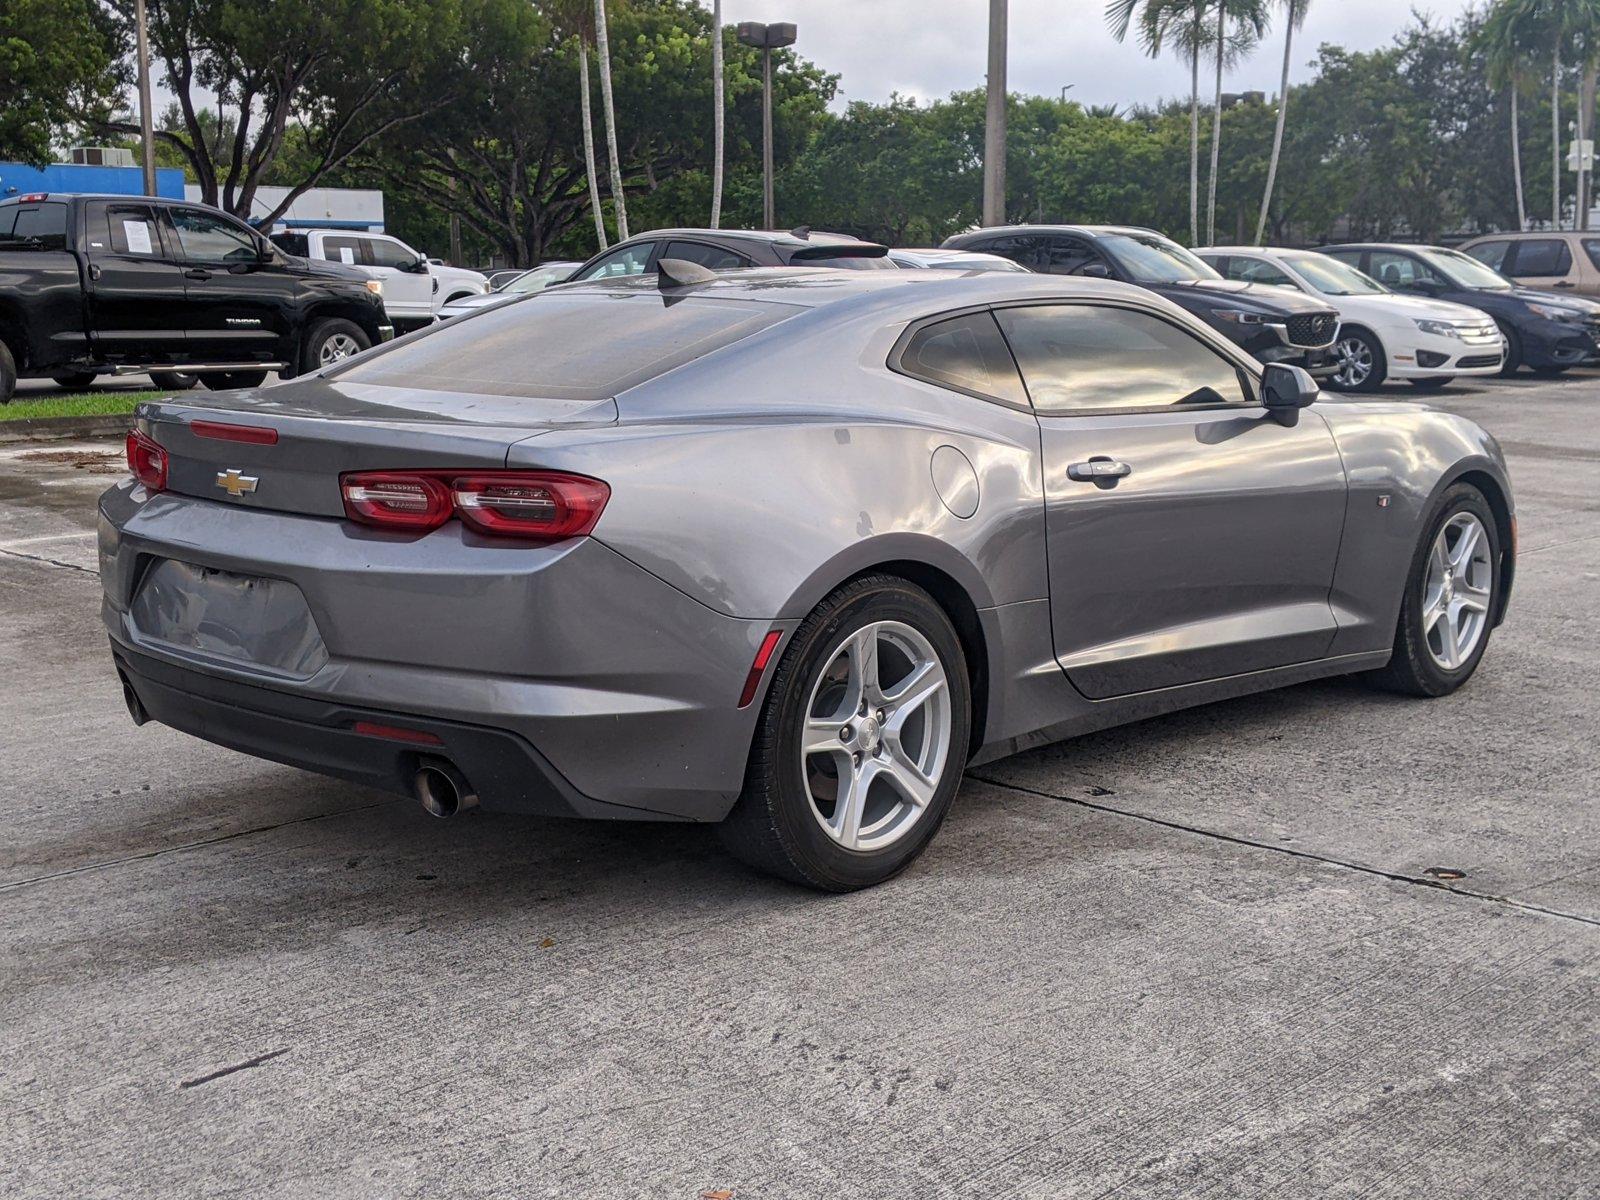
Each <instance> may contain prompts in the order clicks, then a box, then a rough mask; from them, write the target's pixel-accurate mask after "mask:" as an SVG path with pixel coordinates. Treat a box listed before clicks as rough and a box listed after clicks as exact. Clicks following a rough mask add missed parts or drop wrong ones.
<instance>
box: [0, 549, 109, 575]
mask: <svg viewBox="0 0 1600 1200" xmlns="http://www.w3.org/2000/svg"><path fill="white" fill-rule="evenodd" d="M0 554H4V555H5V556H6V557H8V558H20V559H22V560H23V561H25V562H36V563H43V564H44V565H45V566H47V567H65V568H66V569H67V570H69V571H82V572H83V573H84V574H85V575H92V576H94V578H96V579H99V578H100V572H99V571H96V570H95V569H94V568H93V567H82V566H79V565H78V564H77V563H69V562H62V561H61V560H60V559H59V558H46V557H45V556H44V555H42V554H23V553H22V552H21V551H20V550H5V549H0Z"/></svg>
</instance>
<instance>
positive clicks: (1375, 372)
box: [1328, 329, 1389, 392]
mask: <svg viewBox="0 0 1600 1200" xmlns="http://www.w3.org/2000/svg"><path fill="white" fill-rule="evenodd" d="M1333 357H1334V361H1336V362H1337V363H1338V364H1339V369H1338V370H1337V371H1335V372H1334V373H1333V374H1332V375H1330V376H1329V377H1328V386H1330V387H1331V388H1333V389H1334V390H1335V391H1338V392H1373V391H1377V389H1378V388H1379V387H1380V386H1381V385H1382V383H1383V381H1384V379H1385V378H1386V377H1387V376H1388V374H1389V356H1388V355H1387V354H1385V353H1384V349H1383V343H1382V342H1380V341H1378V339H1377V338H1376V337H1374V336H1373V335H1372V334H1370V333H1368V332H1367V331H1366V330H1364V329H1354V330H1351V331H1350V332H1349V333H1346V334H1345V335H1344V336H1343V337H1341V338H1340V339H1339V340H1338V341H1337V342H1336V343H1334V347H1333Z"/></svg>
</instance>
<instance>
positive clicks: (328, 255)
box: [322, 237, 372, 267]
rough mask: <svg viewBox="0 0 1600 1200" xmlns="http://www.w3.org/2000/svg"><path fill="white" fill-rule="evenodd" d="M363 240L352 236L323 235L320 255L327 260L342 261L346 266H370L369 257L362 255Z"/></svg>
mask: <svg viewBox="0 0 1600 1200" xmlns="http://www.w3.org/2000/svg"><path fill="white" fill-rule="evenodd" d="M363 244H364V243H363V242H362V240H361V239H360V238H353V237H325V238H323V239H322V257H323V258H325V259H327V260H328V261H329V262H336V263H344V264H345V265H346V266H350V267H354V266H357V265H362V266H370V265H371V261H372V260H371V259H370V258H364V257H363V256H362V253H361V251H362V246H363Z"/></svg>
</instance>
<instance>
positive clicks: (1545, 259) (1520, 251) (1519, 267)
mask: <svg viewBox="0 0 1600 1200" xmlns="http://www.w3.org/2000/svg"><path fill="white" fill-rule="evenodd" d="M1512 263H1513V265H1512V268H1511V273H1512V274H1513V275H1565V274H1566V273H1567V272H1568V271H1570V270H1572V251H1570V250H1568V249H1567V243H1566V242H1565V241H1563V240H1561V239H1560V238H1535V239H1530V240H1528V241H1525V242H1518V243H1517V255H1516V258H1514V259H1513V260H1512Z"/></svg>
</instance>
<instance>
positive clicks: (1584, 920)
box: [967, 771, 1600, 926]
mask: <svg viewBox="0 0 1600 1200" xmlns="http://www.w3.org/2000/svg"><path fill="white" fill-rule="evenodd" d="M967 775H968V778H971V779H976V780H977V781H978V782H979V783H986V784H988V785H989V786H990V787H997V788H1003V789H1005V790H1006V791H1011V792H1019V793H1021V794H1022V795H1025V796H1037V797H1039V798H1040V799H1042V800H1055V801H1057V802H1059V803H1062V804H1076V805H1077V806H1078V807H1080V808H1087V809H1091V810H1093V811H1094V812H1100V813H1106V814H1108V815H1109V816H1114V817H1129V818H1131V819H1133V820H1135V821H1143V822H1145V823H1146V824H1149V825H1159V826H1160V827H1161V828H1163V829H1174V830H1177V831H1178V832H1179V833H1192V834H1194V835H1196V836H1197V837H1204V838H1211V839H1213V840H1214V841H1219V842H1231V843H1232V844H1233V845H1235V846H1249V847H1251V848H1252V849H1255V850H1270V851H1272V852H1273V853H1274V854H1285V855H1288V856H1289V857H1290V858H1303V859H1306V860H1308V861H1310V862H1317V863H1322V864H1324V865H1325V866H1330V867H1339V868H1342V869H1343V870H1346V871H1355V872H1358V873H1360V874H1362V875H1375V876H1377V877H1378V878H1379V879H1387V880H1390V881H1391V882H1394V883H1407V884H1410V885H1411V886H1412V887H1422V888H1429V889H1431V890H1433V891H1436V892H1449V893H1451V894H1452V895H1456V896H1463V897H1465V898H1467V899H1469V900H1480V901H1484V902H1486V903H1489V904H1504V905H1507V906H1508V907H1511V908H1520V909H1523V910H1524V911H1526V912H1533V913H1539V914H1540V915H1541V916H1546V917H1556V918H1559V919H1560V920H1563V921H1576V922H1578V923H1579V924H1580V925H1593V926H1600V918H1596V917H1585V916H1583V915H1581V914H1579V913H1570V912H1564V911H1563V910H1561V909H1559V908H1549V907H1546V906H1545V905H1542V904H1532V903H1530V902H1528V901H1526V900H1517V899H1514V898H1513V897H1511V896H1497V895H1495V894H1494V893H1492V892H1480V891H1476V890H1474V889H1473V888H1467V887H1457V886H1453V885H1451V884H1449V883H1447V882H1444V881H1443V880H1439V879H1429V878H1426V877H1425V876H1421V875H1407V874H1405V873H1404V872H1401V871H1388V870H1385V869H1384V868H1382V867H1373V866H1368V865H1367V864H1365V863H1358V862H1351V861H1349V860H1348V859H1343V858H1334V857H1332V856H1331V855H1327V854H1318V853H1317V852H1316V851H1314V850H1293V849H1290V848H1289V847H1288V846H1275V845H1273V844H1272V843H1271V842H1258V841H1256V840H1255V839H1254V838H1247V837H1240V836H1239V835H1237V834H1232V833H1222V832H1219V831H1218V830H1215V829H1202V828H1200V827H1199V826H1198V825H1186V824H1184V823H1183V822H1182V821H1170V820H1167V819H1166V818H1165V817H1152V816H1149V815H1147V814H1145V813H1137V812H1133V811H1131V810H1129V809H1126V808H1117V807H1115V806H1114V805H1110V804H1100V803H1097V802H1096V801H1093V800H1083V799H1080V798H1078V797H1077V796H1063V795H1059V794H1057V793H1055V792H1046V791H1043V790H1041V789H1039V788H1031V787H1024V786H1023V785H1021V784H1017V783H1006V782H1005V781H1004V780H1000V779H994V778H991V777H990V776H987V775H979V774H977V773H976V772H972V771H969V772H968V773H967Z"/></svg>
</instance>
